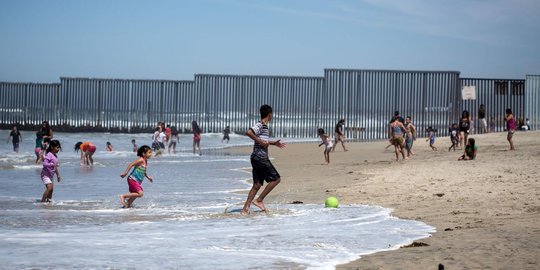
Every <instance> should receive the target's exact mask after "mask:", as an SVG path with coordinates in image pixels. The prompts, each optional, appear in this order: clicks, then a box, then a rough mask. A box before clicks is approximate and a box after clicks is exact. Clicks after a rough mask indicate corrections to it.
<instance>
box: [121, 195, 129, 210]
mask: <svg viewBox="0 0 540 270" xmlns="http://www.w3.org/2000/svg"><path fill="white" fill-rule="evenodd" d="M120 203H121V204H122V207H124V208H127V207H128V204H127V203H126V199H125V198H124V195H120Z"/></svg>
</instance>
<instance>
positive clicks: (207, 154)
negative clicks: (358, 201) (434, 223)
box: [0, 130, 435, 269]
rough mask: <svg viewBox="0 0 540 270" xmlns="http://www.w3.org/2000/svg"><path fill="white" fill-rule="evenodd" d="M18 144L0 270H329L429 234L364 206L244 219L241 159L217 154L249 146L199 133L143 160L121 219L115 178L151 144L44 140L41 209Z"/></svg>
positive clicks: (6, 195) (11, 157)
mask: <svg viewBox="0 0 540 270" xmlns="http://www.w3.org/2000/svg"><path fill="white" fill-rule="evenodd" d="M22 135H23V142H22V144H21V150H20V152H19V153H18V154H16V153H13V152H12V150H11V143H8V144H4V143H3V144H1V145H0V184H1V185H2V188H1V189H0V250H1V252H0V269H81V268H82V269H126V268H129V269H333V268H334V267H335V265H337V264H341V263H346V262H349V261H352V260H355V259H358V258H359V257H360V256H361V255H364V254H370V253H374V252H378V251H383V250H391V249H397V248H399V246H402V245H405V244H409V243H411V242H412V241H414V240H417V239H421V238H425V237H429V235H430V233H432V232H434V231H435V229H434V228H433V227H431V226H428V225H426V224H424V223H421V222H418V221H411V220H403V219H398V218H396V217H393V216H392V215H391V210H390V209H387V208H383V207H379V206H372V205H371V206H369V205H341V206H340V207H339V208H337V209H327V208H324V205H323V202H321V204H288V203H286V202H283V203H282V204H270V205H268V207H269V209H270V210H271V214H268V215H266V214H261V213H257V212H256V211H255V210H256V209H252V210H253V211H254V214H252V215H251V216H248V217H244V216H242V215H240V208H241V205H242V203H243V201H244V200H245V197H246V195H245V193H242V192H241V191H245V190H248V189H249V188H250V186H251V185H250V184H249V182H248V181H247V180H248V179H249V178H250V172H249V171H250V163H249V157H248V156H243V155H225V154H224V153H223V151H221V150H220V149H223V148H225V147H231V146H235V145H251V140H250V139H249V138H247V137H245V136H238V135H231V142H230V144H222V143H221V135H220V134H204V135H203V137H202V141H201V146H202V148H203V151H204V152H203V155H202V156H198V155H193V154H192V153H191V136H190V135H181V138H180V143H179V145H178V147H177V150H178V151H179V152H177V153H176V154H171V155H169V154H166V153H165V154H163V155H162V156H160V157H155V158H152V159H150V160H149V163H148V166H149V167H148V174H149V175H151V176H152V177H153V178H154V182H153V183H150V182H149V181H147V180H145V182H144V183H143V188H144V191H145V195H144V197H142V198H139V199H137V200H136V201H135V203H134V207H133V208H130V209H122V208H121V207H120V202H119V198H118V195H119V194H122V193H126V192H127V191H128V187H127V184H126V180H125V178H124V179H122V178H120V176H119V175H120V174H121V173H122V172H123V171H124V170H125V168H126V166H127V165H128V164H129V163H130V162H132V161H133V160H135V159H136V155H135V154H134V153H133V152H132V151H131V139H136V140H137V143H138V144H139V146H141V145H143V144H150V143H151V139H150V137H151V134H108V133H91V134H90V133H55V139H58V140H60V142H61V143H62V147H63V150H62V151H61V152H59V154H58V158H59V162H60V172H61V175H62V178H63V179H62V182H61V183H57V182H55V190H54V195H53V202H52V203H49V204H42V203H40V202H39V200H40V198H41V195H42V193H43V191H44V186H43V184H42V183H41V180H40V177H39V175H40V172H41V165H35V164H34V160H35V156H34V153H33V148H34V139H35V135H34V132H23V134H22ZM2 136H3V137H2ZM7 136H8V131H6V130H2V131H0V137H2V138H7ZM77 141H92V142H93V143H94V144H96V145H97V147H98V150H97V151H96V153H95V154H94V160H95V164H94V166H92V167H86V166H81V165H80V162H79V155H78V154H77V153H75V152H74V151H73V145H74V144H75V143H76V142H77ZM107 141H110V142H111V143H112V144H113V146H114V147H115V151H114V152H112V153H109V152H106V151H105V142H107ZM287 141H288V142H290V141H289V140H287ZM278 169H279V168H278ZM286 184H287V182H286V181H283V182H282V183H281V185H286ZM271 196H272V194H270V197H271ZM322 200H323V199H322Z"/></svg>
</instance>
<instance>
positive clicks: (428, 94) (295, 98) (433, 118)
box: [0, 69, 540, 141]
mask: <svg viewBox="0 0 540 270" xmlns="http://www.w3.org/2000/svg"><path fill="white" fill-rule="evenodd" d="M465 86H468V87H470V86H474V88H475V95H476V98H475V99H471V100H464V99H462V93H461V91H462V89H463V87H465ZM539 91H540V76H536V75H527V76H526V79H525V80H520V79H515V80H514V79H508V80H502V79H473V78H460V74H459V72H457V71H402V70H355V69H325V70H324V76H323V77H301V76H253V75H212V74H196V75H195V76H194V80H193V81H187V80H183V81H180V80H179V81H175V80H130V79H100V78H68V77H61V78H60V83H51V84H46V83H12V82H0V106H1V107H0V127H1V128H10V127H11V125H13V124H17V125H19V128H21V129H36V130H37V128H38V127H39V126H40V125H41V122H42V121H43V120H48V121H49V122H50V124H51V126H52V127H53V129H54V130H57V131H82V130H84V131H109V132H150V131H151V130H152V129H153V128H154V127H155V125H156V123H157V122H158V121H164V122H165V123H167V124H170V125H171V126H174V127H176V128H177V129H178V130H179V131H180V132H190V130H191V121H192V120H196V121H197V122H198V123H199V125H200V126H201V127H202V129H203V131H204V132H221V131H222V130H223V129H224V128H225V127H226V126H230V127H231V130H232V131H233V132H237V133H243V132H245V130H247V129H248V128H249V127H250V126H251V125H252V124H253V123H254V122H256V121H257V120H258V119H259V112H258V109H259V107H260V105H262V104H270V105H271V106H272V107H273V108H274V119H273V123H272V124H271V126H270V127H271V132H272V133H273V135H274V136H277V137H297V138H310V137H315V136H316V130H317V128H320V127H322V128H324V129H325V130H326V132H327V133H329V134H331V133H333V129H334V125H335V124H336V123H337V121H338V120H339V119H341V118H344V119H346V132H347V134H346V135H347V138H348V139H353V140H360V141H367V140H378V139H384V138H386V136H387V124H388V122H389V120H390V118H391V117H392V115H393V112H394V111H399V112H400V114H401V115H402V116H406V115H410V116H412V119H413V123H415V125H416V126H417V129H418V131H419V136H420V137H422V136H424V135H425V134H424V132H423V131H424V130H425V129H426V128H427V127H428V126H431V127H433V128H435V129H438V130H439V133H440V135H441V136H445V135H446V134H447V132H446V130H447V129H448V126H449V125H450V124H451V123H454V122H457V121H458V119H459V116H460V115H461V112H462V111H463V110H468V111H469V112H471V114H472V117H473V119H474V120H475V121H474V125H473V126H474V127H478V122H477V111H478V106H479V105H480V104H485V106H486V109H487V118H488V119H487V120H488V125H489V126H490V128H491V129H492V130H493V131H502V130H503V129H504V122H503V116H504V111H505V109H506V108H512V109H513V111H514V113H515V115H516V118H522V119H526V118H529V120H530V123H531V127H532V128H534V129H538V120H540V115H539V114H540V112H539V109H538V106H539V105H540V93H539ZM473 132H474V131H473Z"/></svg>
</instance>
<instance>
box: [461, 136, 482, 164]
mask: <svg viewBox="0 0 540 270" xmlns="http://www.w3.org/2000/svg"><path fill="white" fill-rule="evenodd" d="M477 150H478V145H476V143H475V141H474V139H473V138H469V139H468V140H467V145H466V146H465V151H464V152H463V155H462V156H461V157H459V158H458V160H473V159H476V151H477Z"/></svg>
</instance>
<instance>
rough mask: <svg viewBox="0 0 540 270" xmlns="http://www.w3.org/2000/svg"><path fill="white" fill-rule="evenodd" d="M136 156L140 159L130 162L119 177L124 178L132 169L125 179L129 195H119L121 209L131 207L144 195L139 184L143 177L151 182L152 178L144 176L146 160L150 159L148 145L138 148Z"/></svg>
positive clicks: (150, 153) (146, 166)
mask: <svg viewBox="0 0 540 270" xmlns="http://www.w3.org/2000/svg"><path fill="white" fill-rule="evenodd" d="M137 156H139V157H140V158H138V159H137V160H135V161H133V162H131V163H130V164H129V165H128V166H127V168H126V170H125V171H124V172H123V173H122V174H121V175H120V177H122V178H124V177H126V175H127V174H128V173H129V171H130V170H131V168H133V170H132V171H131V173H130V174H129V176H128V178H127V183H128V186H129V193H126V194H122V195H120V203H121V204H122V207H125V208H129V207H131V205H132V204H133V201H135V199H137V198H140V197H142V196H143V195H144V191H143V188H142V186H141V184H142V182H143V180H144V178H145V177H146V178H148V180H149V181H150V182H153V179H152V177H151V176H149V175H147V174H146V169H147V168H148V159H149V158H151V157H152V149H151V148H150V146H148V145H143V146H141V148H139V150H137ZM126 199H127V200H126Z"/></svg>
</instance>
